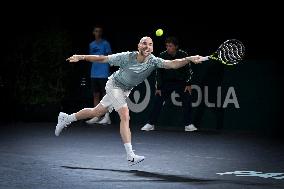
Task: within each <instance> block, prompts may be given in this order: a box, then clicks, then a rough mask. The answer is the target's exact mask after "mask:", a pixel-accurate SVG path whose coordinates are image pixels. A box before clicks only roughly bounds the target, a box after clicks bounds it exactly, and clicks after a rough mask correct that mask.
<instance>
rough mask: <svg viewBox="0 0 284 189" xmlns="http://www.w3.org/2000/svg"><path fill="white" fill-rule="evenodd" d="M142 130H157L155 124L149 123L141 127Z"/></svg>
mask: <svg viewBox="0 0 284 189" xmlns="http://www.w3.org/2000/svg"><path fill="white" fill-rule="evenodd" d="M141 130H142V131H152V130H155V126H154V125H151V124H149V123H147V124H146V125H144V126H143V127H142V128H141Z"/></svg>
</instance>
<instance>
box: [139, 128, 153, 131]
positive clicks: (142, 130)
mask: <svg viewBox="0 0 284 189" xmlns="http://www.w3.org/2000/svg"><path fill="white" fill-rule="evenodd" d="M153 130H155V128H152V129H141V131H153Z"/></svg>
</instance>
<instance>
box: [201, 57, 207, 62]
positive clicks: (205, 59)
mask: <svg viewBox="0 0 284 189" xmlns="http://www.w3.org/2000/svg"><path fill="white" fill-rule="evenodd" d="M207 60H209V56H204V57H202V58H200V61H202V62H203V61H207Z"/></svg>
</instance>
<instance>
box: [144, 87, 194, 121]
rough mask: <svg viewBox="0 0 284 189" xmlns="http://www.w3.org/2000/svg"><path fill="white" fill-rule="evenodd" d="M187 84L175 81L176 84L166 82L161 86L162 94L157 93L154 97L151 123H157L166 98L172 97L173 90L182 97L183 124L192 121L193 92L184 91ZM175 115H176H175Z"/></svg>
mask: <svg viewBox="0 0 284 189" xmlns="http://www.w3.org/2000/svg"><path fill="white" fill-rule="evenodd" d="M185 86H186V85H185V84H184V83H182V84H179V83H174V84H165V85H164V86H163V87H161V93H162V94H161V96H159V95H156V96H155V99H154V107H153V109H152V112H151V114H150V119H149V124H151V125H155V124H156V123H157V120H158V117H159V115H160V112H161V109H162V107H163V103H164V102H165V100H167V99H168V98H170V97H171V93H172V92H173V91H176V92H177V93H178V94H179V95H180V98H181V101H182V112H183V124H184V126H187V125H190V124H191V123H192V122H191V121H192V119H191V112H192V111H191V109H192V105H191V94H190V93H189V92H188V91H186V92H184V89H185ZM173 116H174V115H173ZM169 119H172V117H169Z"/></svg>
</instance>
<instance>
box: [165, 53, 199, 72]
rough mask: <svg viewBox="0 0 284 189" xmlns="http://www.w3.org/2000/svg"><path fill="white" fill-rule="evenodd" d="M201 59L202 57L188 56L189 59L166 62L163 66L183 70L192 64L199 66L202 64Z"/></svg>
mask: <svg viewBox="0 0 284 189" xmlns="http://www.w3.org/2000/svg"><path fill="white" fill-rule="evenodd" d="M201 58H202V56H199V55H195V56H188V57H185V58H180V59H174V60H164V61H163V64H164V68H166V69H178V68H181V67H183V66H185V65H187V64H191V63H194V64H199V63H201V62H202V61H200V59H201Z"/></svg>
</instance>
